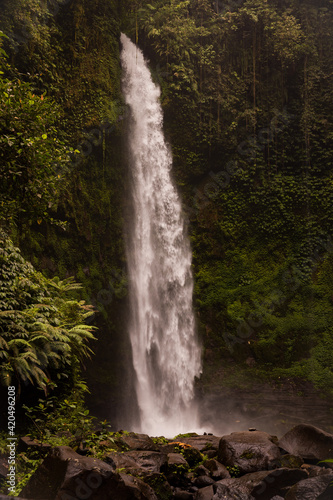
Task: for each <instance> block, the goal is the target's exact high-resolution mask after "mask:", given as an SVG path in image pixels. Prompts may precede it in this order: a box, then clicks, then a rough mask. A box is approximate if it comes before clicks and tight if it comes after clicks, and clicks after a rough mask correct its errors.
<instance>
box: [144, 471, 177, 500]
mask: <svg viewBox="0 0 333 500" xmlns="http://www.w3.org/2000/svg"><path fill="white" fill-rule="evenodd" d="M140 479H142V481H144V482H145V483H146V484H149V486H150V487H151V488H152V489H153V490H154V492H155V494H156V495H157V498H158V499H159V500H168V499H169V498H171V497H172V493H173V492H172V488H171V486H170V484H169V483H168V481H167V479H166V477H165V475H164V474H161V473H157V472H148V471H146V472H145V473H143V474H141V475H140Z"/></svg>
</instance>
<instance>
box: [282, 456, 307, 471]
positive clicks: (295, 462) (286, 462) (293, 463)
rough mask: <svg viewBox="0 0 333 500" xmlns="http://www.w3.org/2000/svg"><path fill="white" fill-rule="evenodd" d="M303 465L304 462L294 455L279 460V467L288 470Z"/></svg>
mask: <svg viewBox="0 0 333 500" xmlns="http://www.w3.org/2000/svg"><path fill="white" fill-rule="evenodd" d="M303 464H304V460H303V458H301V457H298V456H296V455H289V454H288V455H283V456H282V457H281V460H280V467H286V468H288V469H299V468H300V467H301V466H302V465H303Z"/></svg>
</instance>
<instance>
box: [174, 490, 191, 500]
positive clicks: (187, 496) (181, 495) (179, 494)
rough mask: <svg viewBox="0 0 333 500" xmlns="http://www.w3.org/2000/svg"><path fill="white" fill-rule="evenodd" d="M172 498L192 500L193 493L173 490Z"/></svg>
mask: <svg viewBox="0 0 333 500" xmlns="http://www.w3.org/2000/svg"><path fill="white" fill-rule="evenodd" d="M172 498H175V500H193V493H190V492H189V491H186V490H181V489H180V488H175V491H174V494H173V497H172Z"/></svg>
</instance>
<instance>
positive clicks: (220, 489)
mask: <svg viewBox="0 0 333 500" xmlns="http://www.w3.org/2000/svg"><path fill="white" fill-rule="evenodd" d="M214 491H215V494H214V496H213V498H212V500H231V499H232V500H254V498H253V497H252V496H251V495H249V494H248V493H247V491H245V490H243V489H242V488H241V487H237V486H231V487H229V486H227V485H226V484H218V485H216V489H215V487H214Z"/></svg>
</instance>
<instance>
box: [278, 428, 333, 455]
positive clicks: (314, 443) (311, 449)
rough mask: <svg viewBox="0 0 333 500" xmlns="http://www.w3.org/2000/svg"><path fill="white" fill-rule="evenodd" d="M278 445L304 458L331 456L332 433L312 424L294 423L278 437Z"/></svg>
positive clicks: (332, 453) (332, 447)
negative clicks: (291, 427) (294, 425)
mask: <svg viewBox="0 0 333 500" xmlns="http://www.w3.org/2000/svg"><path fill="white" fill-rule="evenodd" d="M279 446H280V448H282V449H283V450H285V451H287V452H288V453H291V454H293V455H298V456H300V457H302V458H303V459H304V460H315V461H317V460H325V459H327V458H333V434H329V433H328V432H325V431H323V430H321V429H319V428H318V427H314V426H313V425H307V424H300V425H296V427H294V428H293V429H291V430H290V431H288V432H287V433H286V434H285V435H284V436H283V437H282V438H281V439H280V442H279Z"/></svg>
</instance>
